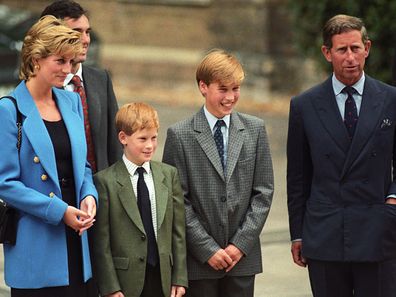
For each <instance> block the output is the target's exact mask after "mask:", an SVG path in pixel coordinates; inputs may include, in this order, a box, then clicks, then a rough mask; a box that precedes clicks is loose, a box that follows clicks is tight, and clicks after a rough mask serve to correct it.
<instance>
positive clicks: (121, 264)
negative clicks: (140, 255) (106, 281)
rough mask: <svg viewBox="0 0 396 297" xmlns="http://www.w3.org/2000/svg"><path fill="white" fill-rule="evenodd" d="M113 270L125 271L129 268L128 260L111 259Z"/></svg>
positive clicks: (122, 258) (121, 258)
mask: <svg viewBox="0 0 396 297" xmlns="http://www.w3.org/2000/svg"><path fill="white" fill-rule="evenodd" d="M113 263H114V267H115V269H121V270H127V269H128V267H129V258H124V257H113Z"/></svg>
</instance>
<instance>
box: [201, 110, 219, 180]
mask: <svg viewBox="0 0 396 297" xmlns="http://www.w3.org/2000/svg"><path fill="white" fill-rule="evenodd" d="M194 130H195V131H196V132H198V133H197V136H196V138H197V141H198V144H199V145H200V146H201V148H202V150H203V151H204V152H205V154H206V156H207V157H208V159H209V161H210V162H211V163H212V165H213V167H214V168H215V169H216V171H217V173H218V174H219V175H220V177H221V178H222V179H223V180H224V170H223V166H222V165H221V160H220V156H219V152H218V151H217V147H216V143H215V141H214V138H213V134H212V131H211V130H210V127H209V123H208V120H207V119H206V117H205V113H204V110H203V108H201V110H200V111H199V112H198V113H197V114H196V115H195V116H194Z"/></svg>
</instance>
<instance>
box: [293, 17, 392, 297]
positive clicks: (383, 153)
mask: <svg viewBox="0 0 396 297" xmlns="http://www.w3.org/2000/svg"><path fill="white" fill-rule="evenodd" d="M370 47H371V42H370V40H369V38H368V36H367V32H366V28H365V27H364V24H363V22H362V20H360V19H359V18H356V17H352V16H347V15H337V16H335V17H333V18H331V19H330V20H328V22H327V23H326V25H325V26H324V28H323V46H322V53H323V55H324V57H325V58H326V60H327V61H328V62H329V63H331V64H332V67H333V74H332V75H331V76H330V77H329V78H328V79H327V80H326V81H324V82H323V83H321V84H319V85H317V86H315V87H313V88H312V89H310V90H308V91H306V92H304V93H303V94H301V95H298V96H296V97H295V98H293V99H292V101H291V104H290V118H289V134H288V145H287V157H288V167H287V186H288V207H289V222H290V233H291V239H292V248H291V251H292V256H293V260H294V262H295V263H296V264H297V265H299V266H303V267H305V266H306V265H307V266H308V271H309V277H310V282H311V288H312V292H313V295H314V296H315V297H322V296H326V297H340V296H345V297H352V296H355V297H379V296H384V295H382V294H383V281H384V275H383V274H381V269H382V263H383V260H385V259H387V258H388V257H391V256H393V255H392V253H394V252H395V250H396V249H395V246H394V243H395V241H394V238H392V237H391V236H390V235H391V234H390V233H392V230H393V229H395V226H396V225H395V223H396V206H394V205H390V204H395V203H396V199H395V198H394V197H396V195H395V194H396V183H395V177H394V175H392V170H395V161H394V159H395V156H396V146H395V133H396V125H395V124H396V89H395V88H393V87H391V86H388V85H386V84H384V83H382V82H379V81H377V80H375V79H373V78H371V77H369V76H368V75H366V74H365V73H364V71H363V69H364V64H365V60H366V58H367V57H368V55H369V51H370ZM381 291H382V292H381Z"/></svg>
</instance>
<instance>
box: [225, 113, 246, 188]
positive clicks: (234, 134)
mask: <svg viewBox="0 0 396 297" xmlns="http://www.w3.org/2000/svg"><path fill="white" fill-rule="evenodd" d="M244 129H245V126H244V125H243V123H242V122H241V121H240V119H239V116H238V114H237V113H235V112H233V113H232V114H231V119H230V129H229V132H228V149H227V163H226V180H227V182H228V181H229V180H230V178H231V176H232V172H233V171H234V169H235V166H236V163H237V161H238V159H239V154H240V152H241V149H242V145H243V140H244V134H243V130H244Z"/></svg>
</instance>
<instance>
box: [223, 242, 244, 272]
mask: <svg viewBox="0 0 396 297" xmlns="http://www.w3.org/2000/svg"><path fill="white" fill-rule="evenodd" d="M225 251H226V253H227V254H228V256H230V257H231V259H232V264H231V265H230V266H228V267H227V269H226V272H228V271H230V270H231V269H232V268H234V266H235V265H236V264H237V263H238V262H239V260H241V258H242V256H243V253H242V252H241V250H240V249H238V248H237V247H236V246H235V245H233V244H229V245H228V246H227V247H226V248H225Z"/></svg>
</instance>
